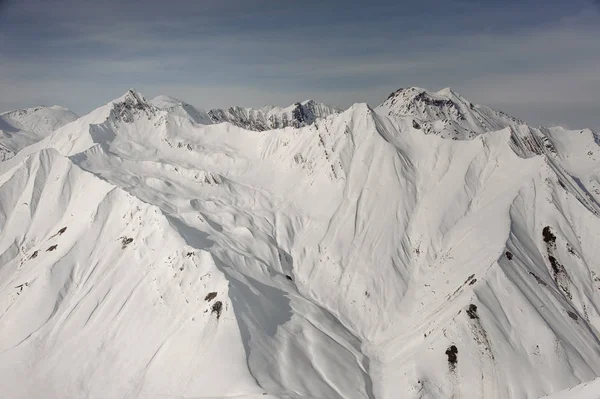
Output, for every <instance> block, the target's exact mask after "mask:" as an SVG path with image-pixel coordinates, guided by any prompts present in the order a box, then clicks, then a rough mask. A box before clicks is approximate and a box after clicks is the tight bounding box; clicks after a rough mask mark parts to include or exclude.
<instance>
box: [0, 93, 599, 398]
mask: <svg viewBox="0 0 600 399" xmlns="http://www.w3.org/2000/svg"><path fill="white" fill-rule="evenodd" d="M300 108H301V109H300ZM300 108H298V107H296V106H292V107H288V108H285V110H286V112H284V113H282V112H281V111H277V112H273V113H272V114H269V112H271V111H274V110H275V108H269V109H267V110H264V111H261V112H262V115H263V116H264V117H263V119H260V118H259V119H257V118H254V119H252V120H253V121H254V122H256V123H258V121H259V120H260V121H261V123H264V124H262V125H259V126H261V129H262V130H261V133H260V134H257V133H254V132H251V131H249V130H248V125H247V123H250V122H248V121H249V119H245V120H244V121H245V122H244V123H242V122H239V124H240V125H242V127H239V126H237V125H236V124H232V123H199V122H198V120H200V119H202V118H200V119H197V116H198V115H196V116H194V115H193V113H192V112H190V111H189V108H187V107H185V106H184V105H183V104H182V103H181V102H180V101H179V100H174V99H172V98H159V99H158V100H157V99H154V100H151V101H148V100H146V99H144V97H143V96H142V95H141V94H139V93H137V92H136V91H134V90H132V91H129V92H127V93H125V95H124V96H122V97H120V98H118V99H116V100H114V101H111V102H110V103H108V104H106V105H104V106H102V107H100V108H98V109H96V110H94V111H92V112H91V113H89V114H88V115H84V116H82V117H81V118H79V119H77V120H75V121H73V122H71V123H68V124H65V125H64V126H62V127H60V128H57V129H56V130H54V131H52V132H51V133H50V134H48V135H47V136H46V137H44V138H43V139H41V140H39V141H37V142H34V143H33V144H31V145H28V146H26V147H24V148H22V149H21V150H20V151H19V152H18V153H16V154H15V155H14V156H13V157H12V158H11V159H8V160H6V161H4V162H1V163H0V369H1V370H2V373H0V392H2V393H3V396H6V397H10V398H32V397H34V398H35V397H40V393H42V394H41V396H43V397H44V398H76V397H100V398H115V397H139V398H146V397H148V398H154V397H163V398H177V397H240V398H263V397H267V398H281V399H284V398H286V399H287V398H294V399H304V398H306V399H308V398H337V399H349V398H350V399H355V398H356V399H367V398H368V399H375V398H377V399H387V398H394V399H395V398H398V397H403V398H415V399H417V398H428V399H430V398H436V399H437V398H439V399H445V398H451V397H461V398H502V399H503V398H515V399H516V398H537V397H540V396H542V395H545V394H551V393H554V392H558V391H560V390H563V389H568V388H569V387H572V386H575V385H577V384H580V383H585V382H586V381H591V380H593V379H594V378H596V377H598V376H600V342H599V341H598V334H600V264H599V263H598V259H599V258H600V248H599V246H598V242H599V240H600V217H599V215H600V206H599V203H600V183H599V182H600V157H599V156H598V154H600V146H599V145H598V143H599V142H600V140H599V139H598V135H597V134H596V133H595V132H593V131H591V130H585V129H584V130H576V131H573V130H566V129H562V128H558V127H552V128H533V127H530V126H527V125H525V124H520V123H519V121H517V120H515V119H512V118H510V117H508V116H505V115H503V114H502V113H499V112H497V111H493V110H490V109H489V108H487V107H483V106H478V105H474V104H471V103H469V102H468V101H467V100H465V99H463V98H462V97H460V96H459V95H457V94H455V93H453V92H451V91H449V90H444V91H441V92H437V93H430V92H425V91H419V89H405V90H402V91H398V92H395V93H394V94H393V95H392V96H390V98H389V99H388V100H386V101H385V102H384V103H383V104H382V105H381V106H379V107H377V108H375V109H372V108H370V107H369V106H368V105H366V104H355V105H353V106H352V107H350V108H349V109H347V110H346V111H344V112H340V113H335V114H334V115H329V116H327V117H324V118H323V119H321V120H319V121H318V122H317V123H309V122H310V121H314V119H315V118H320V117H323V116H326V115H325V114H327V112H329V111H327V110H326V109H320V108H319V107H317V106H315V105H311V106H307V107H304V106H302V107H300ZM279 110H282V109H279ZM199 115H201V114H199ZM273 115H279V116H278V117H277V118H273V119H272V120H269V117H270V116H273ZM283 115H286V118H287V119H285V121H286V122H285V123H287V125H286V126H287V127H286V128H285V129H273V125H272V124H273V123H276V126H278V127H281V125H282V124H284V122H283V120H284V118H283ZM444 121H446V122H444ZM211 122H212V121H211ZM292 123H296V124H298V126H301V127H298V128H296V127H294V125H293V124H292ZM254 128H256V129H258V128H257V127H256V126H254ZM449 129H456V130H457V132H458V133H457V134H451V133H452V132H453V130H452V131H451V130H449ZM455 138H456V139H455ZM0 144H2V142H0ZM1 149H2V147H0V150H1ZM597 385H598V384H597V383H591V384H587V385H586V384H583V385H582V386H581V387H580V388H576V389H575V390H576V391H580V390H581V391H585V392H589V390H590V389H593V388H594V387H597ZM574 392H575V391H574ZM567 396H568V394H567ZM567 396H564V395H563V394H558V396H556V397H557V398H558V397H567ZM590 397H594V396H590Z"/></svg>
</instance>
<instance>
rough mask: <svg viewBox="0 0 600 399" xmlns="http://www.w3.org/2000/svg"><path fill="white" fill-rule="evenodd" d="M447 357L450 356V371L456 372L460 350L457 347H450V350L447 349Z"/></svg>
mask: <svg viewBox="0 0 600 399" xmlns="http://www.w3.org/2000/svg"><path fill="white" fill-rule="evenodd" d="M446 356H448V364H449V366H450V370H454V368H455V367H456V363H458V348H457V347H456V345H451V346H450V347H448V349H446Z"/></svg>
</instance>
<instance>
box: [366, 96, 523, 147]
mask: <svg viewBox="0 0 600 399" xmlns="http://www.w3.org/2000/svg"><path fill="white" fill-rule="evenodd" d="M376 110H377V112H380V113H383V114H386V115H396V116H409V117H412V118H413V119H414V121H415V126H419V127H420V128H422V129H423V131H424V132H425V133H426V134H437V135H440V136H441V137H444V138H453V139H461V140H462V139H472V138H474V137H476V136H477V135H478V134H481V133H483V132H489V131H494V130H500V129H502V128H505V127H507V126H516V125H519V124H523V122H522V121H519V120H517V119H515V118H512V117H510V116H508V115H506V114H504V113H503V112H500V111H496V110H493V109H491V108H489V107H486V106H483V105H475V104H472V103H471V102H470V101H468V100H467V99H465V98H464V97H462V96H460V95H459V94H458V93H456V92H455V91H453V90H452V89H450V88H445V89H442V90H440V91H437V92H430V91H427V90H425V89H422V88H418V87H409V88H403V89H398V90H396V91H395V92H393V93H391V94H390V95H389V96H388V98H387V99H386V100H385V101H384V102H383V103H382V104H381V105H379V106H378V107H377V108H376Z"/></svg>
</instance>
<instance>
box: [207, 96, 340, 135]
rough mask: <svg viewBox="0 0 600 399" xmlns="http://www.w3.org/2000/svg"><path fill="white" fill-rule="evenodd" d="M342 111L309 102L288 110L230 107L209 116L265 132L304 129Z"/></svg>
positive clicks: (214, 120) (213, 110) (209, 112)
mask: <svg viewBox="0 0 600 399" xmlns="http://www.w3.org/2000/svg"><path fill="white" fill-rule="evenodd" d="M339 113H340V110H339V109H338V108H336V107H332V106H330V105H325V104H321V103H318V102H316V101H314V100H307V101H303V102H299V103H295V104H293V105H290V106H289V107H286V108H280V107H275V106H272V105H268V106H265V107H262V108H260V109H253V108H242V107H230V108H228V109H226V110H225V109H212V110H210V111H208V115H209V116H210V118H211V120H212V121H213V122H214V123H221V122H229V123H231V124H234V125H236V126H239V127H242V128H244V129H248V130H255V131H258V132H262V131H264V130H271V129H281V128H284V127H288V126H291V127H295V128H299V127H303V126H307V125H311V124H313V123H314V122H315V121H316V120H317V119H321V118H326V117H328V116H329V115H336V114H339Z"/></svg>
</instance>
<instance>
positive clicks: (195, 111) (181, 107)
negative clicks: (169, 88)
mask: <svg viewBox="0 0 600 399" xmlns="http://www.w3.org/2000/svg"><path fill="white" fill-rule="evenodd" d="M150 102H151V103H152V105H154V106H155V107H156V108H159V109H163V110H167V112H168V113H169V114H171V115H177V116H180V117H183V118H188V119H190V120H191V121H193V122H195V123H200V124H202V125H208V124H211V123H213V121H212V120H211V118H210V116H209V115H208V114H207V113H206V111H204V110H203V109H200V108H196V107H194V106H193V105H190V104H188V103H186V102H184V101H181V100H178V99H176V98H173V97H169V96H157V97H155V98H154V99H152V100H151V101H150Z"/></svg>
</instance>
